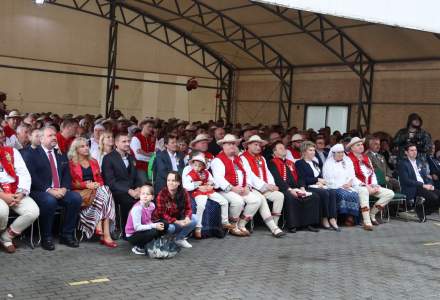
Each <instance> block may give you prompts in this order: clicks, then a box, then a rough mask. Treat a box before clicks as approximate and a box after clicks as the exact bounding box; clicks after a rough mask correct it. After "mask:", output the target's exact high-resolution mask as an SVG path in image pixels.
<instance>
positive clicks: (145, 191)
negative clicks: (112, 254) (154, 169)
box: [125, 185, 168, 254]
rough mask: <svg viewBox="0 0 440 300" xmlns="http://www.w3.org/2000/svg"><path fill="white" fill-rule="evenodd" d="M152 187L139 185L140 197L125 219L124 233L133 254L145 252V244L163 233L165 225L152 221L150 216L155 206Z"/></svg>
mask: <svg viewBox="0 0 440 300" xmlns="http://www.w3.org/2000/svg"><path fill="white" fill-rule="evenodd" d="M153 199H154V192H153V188H152V187H151V186H149V185H144V186H142V187H141V193H140V199H139V201H138V202H136V203H135V204H134V205H133V207H132V209H131V210H130V213H129V215H128V219H127V225H126V226H125V234H126V235H127V239H128V241H129V242H130V243H131V244H132V245H133V248H132V249H131V251H132V252H133V253H134V254H145V246H146V245H147V244H148V243H149V242H150V241H152V240H153V239H155V238H158V237H159V236H161V235H163V234H164V233H165V232H166V230H167V228H166V227H167V225H168V224H164V223H162V222H158V223H153V222H152V221H151V216H152V215H153V211H154V209H155V208H156V206H155V205H154V203H153V202H152V200H153Z"/></svg>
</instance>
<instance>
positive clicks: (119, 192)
mask: <svg viewBox="0 0 440 300" xmlns="http://www.w3.org/2000/svg"><path fill="white" fill-rule="evenodd" d="M115 146H116V149H115V150H113V151H112V152H110V153H109V154H107V155H105V156H104V158H103V159H102V175H103V177H104V182H105V184H106V185H108V187H109V188H110V190H111V191H112V194H113V198H114V199H115V202H116V204H118V205H120V207H121V211H120V212H119V213H120V215H121V220H122V222H121V224H120V225H121V228H122V231H123V232H125V224H126V222H127V217H128V213H129V212H130V209H131V207H132V206H133V204H134V203H135V202H136V200H137V199H139V194H140V187H141V185H142V182H141V181H140V178H139V177H138V176H137V171H136V167H135V162H134V157H133V156H132V155H131V154H130V140H129V138H128V135H127V133H119V134H117V135H116V137H115ZM124 236H125V233H124Z"/></svg>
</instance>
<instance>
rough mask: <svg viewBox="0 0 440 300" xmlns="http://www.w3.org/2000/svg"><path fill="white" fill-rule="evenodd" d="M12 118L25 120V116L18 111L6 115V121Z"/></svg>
mask: <svg viewBox="0 0 440 300" xmlns="http://www.w3.org/2000/svg"><path fill="white" fill-rule="evenodd" d="M11 118H23V115H22V114H20V112H19V111H18V110H11V112H10V113H9V114H8V115H6V119H11Z"/></svg>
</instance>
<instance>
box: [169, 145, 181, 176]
mask: <svg viewBox="0 0 440 300" xmlns="http://www.w3.org/2000/svg"><path fill="white" fill-rule="evenodd" d="M167 153H168V156H169V157H170V159H171V165H172V166H173V171H176V172H177V171H178V170H179V169H178V167H177V166H178V163H177V153H176V152H174V153H171V152H170V151H168V150H167Z"/></svg>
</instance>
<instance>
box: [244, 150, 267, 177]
mask: <svg viewBox="0 0 440 300" xmlns="http://www.w3.org/2000/svg"><path fill="white" fill-rule="evenodd" d="M241 156H244V157H245V158H246V159H247V161H248V162H249V165H250V166H251V170H252V172H254V174H255V175H257V177H259V178H261V174H260V168H261V170H262V173H263V174H262V175H263V180H264V182H266V183H267V173H266V161H265V160H264V158H263V156H261V155H255V156H254V155H252V154H250V153H249V151H245V152H244V153H243V154H242V155H241Z"/></svg>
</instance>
